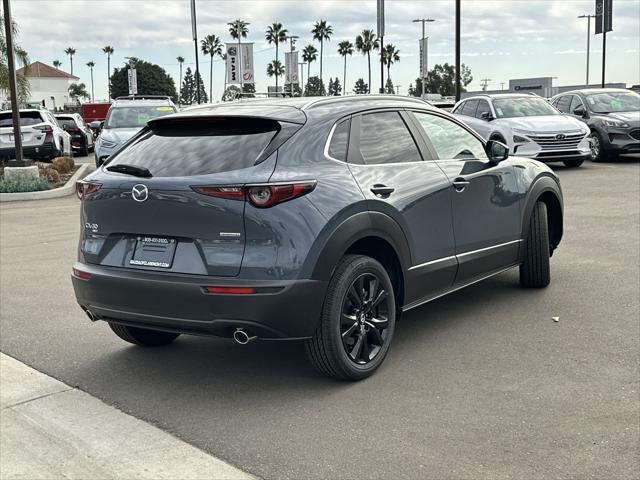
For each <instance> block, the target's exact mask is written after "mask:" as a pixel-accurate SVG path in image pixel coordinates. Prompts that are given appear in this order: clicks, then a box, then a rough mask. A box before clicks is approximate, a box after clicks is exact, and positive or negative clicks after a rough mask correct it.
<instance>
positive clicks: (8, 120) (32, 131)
mask: <svg viewBox="0 0 640 480" xmlns="http://www.w3.org/2000/svg"><path fill="white" fill-rule="evenodd" d="M19 118H20V135H21V137H22V151H23V154H24V156H25V157H26V158H31V159H37V160H50V159H52V158H55V157H59V156H61V155H71V148H72V141H71V135H70V134H69V133H67V132H66V131H65V130H64V128H63V127H62V126H60V124H59V122H58V120H57V119H56V118H55V117H54V115H53V114H52V113H51V112H49V111H48V110H44V109H24V110H20V112H19ZM15 153H16V147H15V138H14V131H13V118H12V113H11V110H5V111H2V112H0V158H15Z"/></svg>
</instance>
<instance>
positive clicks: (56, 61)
mask: <svg viewBox="0 0 640 480" xmlns="http://www.w3.org/2000/svg"><path fill="white" fill-rule="evenodd" d="M53 66H54V67H56V69H58V70H60V67H61V66H62V62H61V61H60V60H54V61H53Z"/></svg>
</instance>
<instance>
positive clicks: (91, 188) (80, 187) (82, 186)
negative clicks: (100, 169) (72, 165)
mask: <svg viewBox="0 0 640 480" xmlns="http://www.w3.org/2000/svg"><path fill="white" fill-rule="evenodd" d="M100 187H102V184H101V183H90V182H84V181H82V180H81V181H79V182H76V195H77V196H78V198H79V199H80V200H82V199H83V198H84V197H86V196H87V195H89V194H90V193H93V192H97V191H98V190H100Z"/></svg>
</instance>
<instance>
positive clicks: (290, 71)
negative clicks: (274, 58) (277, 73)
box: [284, 51, 299, 83]
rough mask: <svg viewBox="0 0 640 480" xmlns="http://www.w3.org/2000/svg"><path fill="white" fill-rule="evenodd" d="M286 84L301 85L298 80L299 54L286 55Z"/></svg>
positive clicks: (286, 53) (288, 53)
mask: <svg viewBox="0 0 640 480" xmlns="http://www.w3.org/2000/svg"><path fill="white" fill-rule="evenodd" d="M284 75H285V80H284V83H299V80H298V52H297V51H294V52H285V54H284Z"/></svg>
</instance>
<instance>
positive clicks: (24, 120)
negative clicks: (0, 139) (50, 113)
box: [0, 112, 42, 128]
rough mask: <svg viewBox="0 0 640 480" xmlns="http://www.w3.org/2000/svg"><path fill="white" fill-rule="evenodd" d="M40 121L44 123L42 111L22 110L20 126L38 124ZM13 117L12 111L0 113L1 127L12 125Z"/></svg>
mask: <svg viewBox="0 0 640 480" xmlns="http://www.w3.org/2000/svg"><path fill="white" fill-rule="evenodd" d="M38 123H42V117H41V116H40V112H20V126H21V127H27V126H29V125H37V124H38ZM12 126H13V119H12V117H11V112H5V113H0V128H1V127H12Z"/></svg>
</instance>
